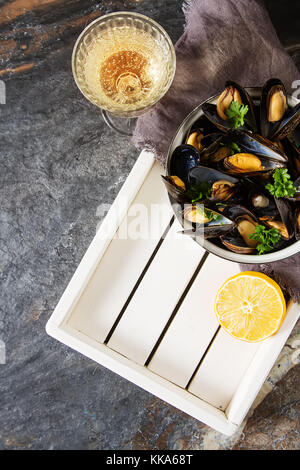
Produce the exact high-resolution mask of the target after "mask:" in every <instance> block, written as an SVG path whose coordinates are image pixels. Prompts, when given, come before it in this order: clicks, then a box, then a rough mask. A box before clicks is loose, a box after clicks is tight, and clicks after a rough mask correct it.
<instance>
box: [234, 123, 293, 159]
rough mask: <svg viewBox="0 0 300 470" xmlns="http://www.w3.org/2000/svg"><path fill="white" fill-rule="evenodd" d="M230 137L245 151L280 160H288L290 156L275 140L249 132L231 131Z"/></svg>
mask: <svg viewBox="0 0 300 470" xmlns="http://www.w3.org/2000/svg"><path fill="white" fill-rule="evenodd" d="M230 137H231V139H232V141H233V142H235V143H236V144H237V145H238V146H239V147H240V149H241V152H243V153H253V154H254V155H258V156H261V157H265V158H269V159H271V160H275V161H279V162H283V163H285V162H287V160H288V157H287V156H286V154H285V153H284V151H283V150H281V149H280V148H279V147H278V146H277V145H275V144H274V142H271V141H270V140H268V139H265V138H263V137H261V136H260V135H258V134H251V133H249V132H242V131H238V130H237V131H231V133H230Z"/></svg>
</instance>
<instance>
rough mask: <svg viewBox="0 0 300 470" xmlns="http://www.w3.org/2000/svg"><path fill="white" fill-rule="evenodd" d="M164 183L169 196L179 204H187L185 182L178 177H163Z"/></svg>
mask: <svg viewBox="0 0 300 470" xmlns="http://www.w3.org/2000/svg"><path fill="white" fill-rule="evenodd" d="M162 179H163V182H164V183H165V186H166V188H167V191H168V193H169V195H170V196H171V197H172V198H173V199H174V200H175V201H176V202H178V203H179V204H181V203H184V202H187V201H188V198H187V196H186V187H185V184H184V182H183V181H182V180H181V179H180V178H178V176H175V177H174V176H163V175H162Z"/></svg>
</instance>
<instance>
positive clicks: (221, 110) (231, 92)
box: [217, 85, 243, 121]
mask: <svg viewBox="0 0 300 470" xmlns="http://www.w3.org/2000/svg"><path fill="white" fill-rule="evenodd" d="M233 101H237V102H238V103H239V104H243V102H242V98H241V95H240V92H239V91H238V90H237V88H235V87H234V86H233V85H228V86H226V88H225V90H224V91H223V92H222V93H221V94H220V96H219V98H218V101H217V113H218V115H219V116H220V118H221V119H223V120H224V121H226V120H227V119H228V116H227V114H226V111H227V110H228V108H229V107H230V105H231V103H232V102H233Z"/></svg>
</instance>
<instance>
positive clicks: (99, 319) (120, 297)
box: [68, 163, 172, 342]
mask: <svg viewBox="0 0 300 470" xmlns="http://www.w3.org/2000/svg"><path fill="white" fill-rule="evenodd" d="M161 173H162V168H161V166H160V165H158V164H157V163H156V164H154V166H153V168H152V169H151V171H150V172H149V175H148V176H147V178H146V180H145V182H144V184H143V185H142V186H141V189H140V191H139V192H138V194H137V195H136V197H135V199H134V201H133V204H132V205H131V206H130V208H129V210H128V213H127V216H126V217H125V218H124V219H123V221H122V223H121V224H120V226H119V229H118V231H117V234H116V235H117V236H115V237H114V238H113V239H112V241H111V243H110V244H109V246H108V248H107V249H106V251H105V253H104V255H103V257H102V259H101V263H100V264H99V265H98V266H97V269H96V270H95V272H94V274H93V276H92V277H91V279H90V281H89V283H88V284H87V286H86V288H85V290H84V292H83V293H82V295H81V297H80V299H79V301H78V302H77V304H76V306H75V308H74V310H73V312H72V315H71V316H70V318H69V321H68V323H69V324H70V326H72V327H73V328H75V329H77V330H78V331H82V332H83V333H85V334H87V335H89V336H90V337H91V338H93V339H96V340H98V341H100V342H103V341H104V340H105V338H106V337H107V335H108V333H109V331H110V329H111V327H112V326H113V324H114V322H115V320H116V318H117V317H118V315H119V313H120V311H121V309H122V307H123V305H124V304H125V302H126V300H127V299H128V296H129V295H130V293H131V291H132V289H133V287H134V285H135V283H136V281H137V280H138V278H139V276H140V275H141V273H142V272H143V269H144V267H145V265H146V264H147V262H148V260H149V258H150V257H151V255H152V253H153V251H154V249H155V247H156V246H157V243H158V242H159V240H160V238H161V236H162V234H163V233H164V231H165V229H166V227H167V226H168V224H169V222H170V220H171V217H172V212H171V207H170V204H169V201H168V197H167V192H166V190H165V187H164V184H163V183H162V181H161V177H160V175H161ZM153 207H155V208H160V212H159V216H157V214H156V215H155V213H154V212H152V213H151V210H152V209H153ZM151 214H152V215H151ZM153 214H154V216H153ZM126 227H127V228H128V230H129V232H130V233H131V230H133V229H135V228H137V230H139V232H140V235H137V236H138V238H136V236H135V235H134V237H133V238H130V237H129V238H118V236H121V237H123V236H124V234H125V235H126V233H127V229H126ZM99 243H100V242H99Z"/></svg>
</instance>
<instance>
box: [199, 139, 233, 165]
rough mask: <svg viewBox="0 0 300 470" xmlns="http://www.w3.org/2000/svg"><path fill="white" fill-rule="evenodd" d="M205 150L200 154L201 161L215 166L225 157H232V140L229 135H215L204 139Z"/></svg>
mask: <svg viewBox="0 0 300 470" xmlns="http://www.w3.org/2000/svg"><path fill="white" fill-rule="evenodd" d="M201 142H202V146H203V150H202V152H201V153H200V161H201V162H205V163H207V164H212V165H215V164H216V163H218V162H220V161H222V160H223V159H224V158H225V157H228V156H229V155H232V147H231V145H232V140H231V138H230V137H229V136H228V135H224V134H221V133H213V134H209V135H206V136H205V137H204V138H203V139H202V141H201Z"/></svg>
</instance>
